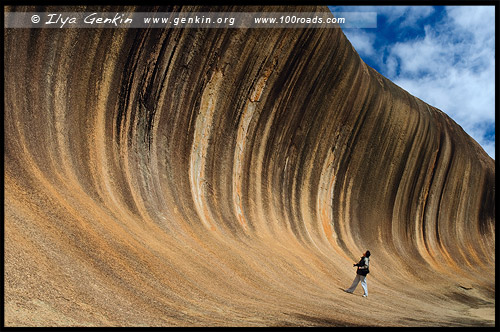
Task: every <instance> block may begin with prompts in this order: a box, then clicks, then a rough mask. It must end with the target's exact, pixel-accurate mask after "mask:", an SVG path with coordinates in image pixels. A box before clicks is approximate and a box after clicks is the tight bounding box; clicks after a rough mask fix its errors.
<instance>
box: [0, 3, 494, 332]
mask: <svg viewBox="0 0 500 332" xmlns="http://www.w3.org/2000/svg"><path fill="white" fill-rule="evenodd" d="M252 8H253V7H252ZM298 9H300V10H302V11H306V12H314V11H316V10H317V11H326V10H327V9H326V8H308V7H302V8H293V9H292V10H298ZM10 10H18V11H19V10H20V9H19V8H10ZM22 10H23V11H40V8H27V9H26V8H23V9H22ZM43 10H46V11H49V10H48V9H43ZM78 10H81V8H78ZM107 10H111V11H115V10H120V11H132V10H136V11H146V10H145V9H144V8H135V9H132V8H119V9H117V8H111V9H109V8H108V9H107ZM147 10H148V11H149V10H151V9H147ZM156 10H160V11H172V10H179V9H178V8H173V9H172V8H169V9H165V10H164V9H163V8H162V9H156ZM183 10H189V11H197V12H203V11H211V10H214V9H212V8H188V9H185V8H184V9H183ZM248 10H249V8H236V7H235V8H224V9H223V11H248ZM253 10H269V11H275V12H278V11H282V12H283V11H290V8H288V9H287V8H270V7H265V8H254V9H253ZM55 11H60V10H59V9H55ZM82 11H89V10H88V9H85V10H82ZM4 39H5V54H4V55H5V88H4V89H5V90H4V91H5V114H4V121H5V122H4V127H5V144H4V148H5V150H4V160H5V169H4V180H5V204H4V209H5V275H4V277H5V298H4V305H5V325H7V326H179V325H180V326H275V325H277V326H301V325H305V326H314V325H335V326H359V325H372V326H464V325H472V326H481V325H493V324H494V291H495V283H494V275H495V268H494V264H495V258H494V255H493V252H494V247H495V238H494V233H495V207H494V200H495V186H494V179H495V168H494V160H493V159H491V158H490V157H488V156H487V155H486V153H485V152H484V151H483V150H482V149H481V147H480V146H479V145H478V144H477V143H476V142H475V141H473V140H472V139H471V138H470V137H469V136H468V135H467V134H466V133H465V132H464V131H463V130H462V128H461V127H460V126H458V125H457V124H456V123H454V122H453V121H452V120H451V119H450V118H449V117H448V116H447V115H445V114H444V113H443V112H441V111H440V110H438V109H436V108H434V107H432V106H430V105H428V104H426V103H425V102H423V101H421V100H419V99H417V98H415V97H413V96H411V95H410V94H408V93H407V92H406V91H404V90H402V89H401V88H399V87H398V86H396V85H395V84H393V83H392V82H390V81H389V80H388V79H386V78H384V77H383V76H381V75H380V74H379V73H377V72H376V71H375V70H373V69H372V68H370V67H368V66H367V65H366V64H365V63H363V61H362V60H361V59H360V57H359V56H358V54H357V53H356V51H355V50H354V49H353V47H352V46H351V45H350V43H349V41H348V40H347V39H346V37H345V36H344V34H343V33H342V31H341V29H337V28H332V29H307V28H301V29H298V28H291V29H257V28H256V29H195V28H192V29H6V30H5V33H4ZM464 84H465V82H464ZM367 249H369V250H370V251H371V253H372V257H371V266H370V270H371V273H370V274H369V275H368V287H369V292H370V293H369V297H368V298H363V297H362V296H361V294H362V289H361V287H359V288H358V289H357V290H356V292H355V293H354V294H347V293H345V292H343V291H342V290H343V289H345V288H347V287H348V286H349V285H350V284H351V282H352V280H353V278H354V276H355V269H354V268H353V267H352V264H353V263H354V262H357V261H358V260H359V257H360V255H361V254H362V253H363V252H364V251H365V250H367Z"/></svg>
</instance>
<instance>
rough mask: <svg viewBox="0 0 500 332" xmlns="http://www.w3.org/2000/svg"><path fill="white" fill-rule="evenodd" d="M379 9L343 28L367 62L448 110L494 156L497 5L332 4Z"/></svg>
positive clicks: (344, 9) (338, 9)
mask: <svg viewBox="0 0 500 332" xmlns="http://www.w3.org/2000/svg"><path fill="white" fill-rule="evenodd" d="M329 8H330V10H331V11H332V12H334V13H335V12H347V11H349V12H353V11H354V12H355V11H359V12H362V11H369V12H376V13H377V28H372V29H357V28H356V29H355V28H352V29H347V28H346V29H343V31H344V34H345V35H346V36H347V38H348V39H349V41H350V42H351V43H352V44H353V46H354V48H355V49H356V51H357V52H358V53H359V55H360V56H361V58H362V59H363V61H364V62H366V64H368V65H369V66H371V67H373V68H374V69H376V70H377V71H378V72H379V73H381V74H382V75H384V76H385V77H387V78H389V79H390V80H391V81H393V82H394V83H396V84H397V85H399V86H400V87H402V88H403V89H405V90H406V91H408V92H409V93H411V94H412V95H414V96H416V97H418V98H420V99H422V100H423V101H425V102H426V103H428V104H430V105H432V106H435V107H437V108H439V109H440V110H442V111H443V112H445V113H447V114H448V115H449V116H450V117H451V118H452V119H453V120H454V121H455V122H457V123H458V124H459V125H460V126H461V127H462V128H463V129H464V130H465V131H466V132H467V133H468V134H469V135H470V136H472V138H474V139H475V140H476V141H477V142H478V143H479V144H480V145H481V146H482V147H483V149H484V150H485V151H486V153H488V154H489V155H490V156H491V157H492V158H493V159H495V7H494V6H330V7H329Z"/></svg>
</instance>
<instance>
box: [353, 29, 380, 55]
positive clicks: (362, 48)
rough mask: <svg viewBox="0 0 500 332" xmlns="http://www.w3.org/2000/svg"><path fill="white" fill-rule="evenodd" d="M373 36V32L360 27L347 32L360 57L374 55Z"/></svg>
mask: <svg viewBox="0 0 500 332" xmlns="http://www.w3.org/2000/svg"><path fill="white" fill-rule="evenodd" d="M375 37H376V36H375V34H374V33H369V32H366V31H364V30H361V29H353V30H352V31H350V33H349V41H350V42H351V44H352V45H353V46H354V48H355V49H356V52H358V54H359V55H360V56H361V57H362V58H363V57H370V56H373V55H375V47H374V43H375Z"/></svg>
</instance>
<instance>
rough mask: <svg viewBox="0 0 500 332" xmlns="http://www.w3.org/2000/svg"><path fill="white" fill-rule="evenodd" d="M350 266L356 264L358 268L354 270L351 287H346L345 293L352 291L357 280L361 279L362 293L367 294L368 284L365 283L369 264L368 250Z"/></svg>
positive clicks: (365, 295) (356, 284) (357, 282)
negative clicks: (357, 261) (354, 274)
mask: <svg viewBox="0 0 500 332" xmlns="http://www.w3.org/2000/svg"><path fill="white" fill-rule="evenodd" d="M352 266H357V267H358V269H357V271H356V277H355V278H354V281H353V282H352V285H351V287H349V288H348V289H346V290H345V291H346V292H347V293H353V292H354V290H355V289H356V287H357V286H358V284H359V282H360V281H361V286H362V287H363V290H364V294H363V297H367V296H368V285H367V284H366V275H367V274H368V273H370V270H369V268H368V267H369V266H370V251H369V250H367V251H366V252H365V253H364V254H363V256H361V260H360V261H359V263H357V264H353V265H352Z"/></svg>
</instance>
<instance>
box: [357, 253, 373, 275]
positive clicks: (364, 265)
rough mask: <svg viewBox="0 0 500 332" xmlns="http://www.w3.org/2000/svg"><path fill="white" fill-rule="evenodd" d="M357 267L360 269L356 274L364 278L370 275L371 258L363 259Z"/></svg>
mask: <svg viewBox="0 0 500 332" xmlns="http://www.w3.org/2000/svg"><path fill="white" fill-rule="evenodd" d="M355 266H357V267H358V269H357V271H356V274H360V275H362V276H365V275H367V274H368V273H370V269H369V266H370V258H369V257H361V260H360V261H359V263H358V264H356V265H355Z"/></svg>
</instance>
